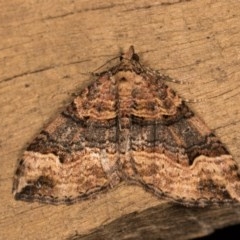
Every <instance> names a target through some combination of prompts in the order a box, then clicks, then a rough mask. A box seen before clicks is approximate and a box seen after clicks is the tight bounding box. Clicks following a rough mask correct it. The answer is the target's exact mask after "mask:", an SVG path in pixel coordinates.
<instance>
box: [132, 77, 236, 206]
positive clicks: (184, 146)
mask: <svg viewBox="0 0 240 240" xmlns="http://www.w3.org/2000/svg"><path fill="white" fill-rule="evenodd" d="M139 82H140V81H139ZM133 97H134V103H135V105H134V109H133V114H132V120H131V121H132V128H131V147H132V153H131V156H132V162H133V163H134V164H133V165H134V169H135V176H129V180H130V181H137V182H138V183H141V184H142V185H143V186H144V187H145V188H146V189H148V190H150V191H152V192H153V193H154V194H156V195H157V196H166V197H168V198H171V199H173V200H175V201H178V202H181V203H183V204H185V205H205V204H207V203H209V202H228V201H232V200H238V201H240V178H239V175H238V167H237V164H236V162H235V161H234V160H233V159H232V156H231V155H230V154H229V152H228V151H227V149H226V148H225V147H224V145H223V144H222V143H221V141H220V140H219V139H218V138H217V137H216V136H215V135H214V134H213V132H211V131H210V130H209V128H208V127H207V126H206V125H205V123H204V122H203V121H202V120H200V119H199V118H198V117H197V116H195V115H194V113H193V112H192V111H191V110H190V109H189V108H188V107H187V106H186V104H185V103H184V102H183V101H182V99H181V98H180V97H179V96H177V95H176V94H175V92H174V91H173V90H171V89H170V88H169V87H168V86H167V85H165V84H164V83H163V81H161V79H159V78H157V77H155V76H153V75H150V74H149V75H148V74H147V75H146V74H145V75H144V76H142V80H141V84H140V83H138V85H136V86H135V88H134V94H133Z"/></svg>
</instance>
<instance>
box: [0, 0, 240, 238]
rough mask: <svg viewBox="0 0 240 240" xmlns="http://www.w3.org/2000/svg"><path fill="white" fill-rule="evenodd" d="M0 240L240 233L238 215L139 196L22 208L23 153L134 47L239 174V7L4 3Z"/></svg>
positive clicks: (130, 190) (129, 0) (169, 1)
mask: <svg viewBox="0 0 240 240" xmlns="http://www.w3.org/2000/svg"><path fill="white" fill-rule="evenodd" d="M0 9H1V10H0V12H1V14H0V36H1V37H0V116H1V121H0V131H1V135H0V156H1V158H0V164H1V167H0V190H1V192H0V193H1V198H0V239H8V240H11V239H14V240H15V239H123V238H124V239H147V238H146V237H147V236H151V239H160V238H161V239H176V237H177V239H189V238H194V237H198V236H204V235H207V234H209V233H211V232H212V231H214V229H216V228H222V227H224V226H228V225H233V224H237V223H240V208H239V207H237V206H235V207H231V206H229V207H221V208H216V207H215V208H206V209H194V208H184V207H179V206H175V205H171V204H169V203H166V202H165V201H163V200H159V199H156V198H155V197H154V196H152V195H151V194H149V193H146V192H145V191H143V190H142V189H141V188H139V187H135V186H127V185H124V184H123V185H121V186H120V187H118V188H117V189H114V190H113V191H111V192H109V193H107V194H105V195H102V196H99V198H98V199H95V200H89V201H85V202H82V203H78V204H75V205H72V206H52V205H43V204H38V203H25V202H17V201H15V200H14V199H13V197H12V194H11V188H12V177H13V174H14V170H15V167H16V161H17V159H18V158H19V157H20V156H21V154H22V152H23V150H24V148H25V147H26V146H27V145H28V143H29V142H30V141H31V140H32V139H33V137H34V136H35V135H36V134H37V133H38V132H39V131H40V129H41V128H42V126H43V125H44V124H46V123H47V122H48V121H49V119H51V118H53V117H54V116H55V115H56V113H57V112H58V111H60V110H61V109H62V108H63V107H64V106H66V104H67V103H69V102H70V101H71V100H72V99H73V96H72V93H76V92H78V91H79V90H80V89H81V88H83V87H84V86H86V84H87V83H88V82H89V81H90V80H91V77H90V76H89V75H87V74H83V73H87V72H91V71H93V70H95V69H96V68H97V67H99V66H101V65H102V64H103V63H105V62H106V61H107V60H109V59H111V58H113V57H115V56H117V55H118V54H119V53H120V51H121V50H127V48H128V47H129V45H131V44H133V45H134V46H135V49H136V51H137V52H138V53H139V55H140V57H141V60H142V62H143V63H144V64H145V65H147V66H150V67H152V68H154V69H159V70H162V71H163V72H164V73H165V74H169V75H171V76H172V77H174V78H178V79H181V80H185V81H189V82H191V84H184V85H178V84H173V83H169V85H171V87H172V88H174V89H175V90H177V92H178V93H179V94H180V95H181V96H182V97H183V98H185V99H204V100H205V101H204V102H201V103H194V104H193V103H192V104H189V105H190V106H191V108H192V109H193V110H194V111H195V112H196V113H197V114H198V115H199V116H200V117H201V118H202V119H204V120H205V122H206V123H207V125H208V126H209V127H210V128H212V129H213V130H214V131H215V132H216V134H217V135H218V136H219V137H220V139H221V140H222V141H223V142H224V143H225V145H226V146H227V147H228V149H229V150H230V152H231V153H232V155H233V156H234V158H235V159H236V161H238V163H239V165H240V148H239V146H240V134H239V129H240V107H239V103H240V71H239V69H240V68H239V65H240V40H239V39H240V15H239V9H240V2H239V1H238V0H228V1H227V0H216V1H212V0H192V1H191V0H175V1H173V0H161V1H144V0H139V1H133V0H120V1H110V0H106V1H104V2H103V1H98V0H95V1H87V0H81V1H80V0H79V1H77V0H76V1H74V0H72V1H67V0H46V1H37V0H31V1H24V0H12V1H5V0H1V1H0Z"/></svg>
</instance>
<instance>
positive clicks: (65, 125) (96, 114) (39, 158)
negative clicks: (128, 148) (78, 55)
mask: <svg viewBox="0 0 240 240" xmlns="http://www.w3.org/2000/svg"><path fill="white" fill-rule="evenodd" d="M115 100H116V86H115V84H114V82H112V81H111V79H110V77H109V76H108V74H105V75H103V76H102V77H100V78H99V79H97V80H96V81H95V82H94V83H93V84H91V85H90V86H88V87H87V88H86V89H84V90H83V91H82V92H81V94H80V95H79V96H78V97H76V98H75V99H74V101H73V102H72V103H71V105H69V106H68V107H67V108H66V110H65V111H63V112H62V113H61V114H59V115H58V116H57V117H56V119H54V120H53V121H52V122H51V123H50V124H49V125H47V126H46V128H45V129H44V130H43V131H42V132H41V133H40V134H39V135H38V136H37V137H36V138H35V139H34V141H33V142H32V143H31V144H30V145H29V147H28V148H27V150H26V151H25V152H24V154H23V157H22V159H21V160H20V161H19V164H18V167H17V170H16V173H15V177H14V184H13V193H14V195H15V198H16V199H21V200H29V201H31V200H32V201H34V200H36V201H40V202H49V203H55V204H58V203H73V202H75V201H78V200H81V199H86V198H89V197H91V196H93V195H95V194H96V193H99V192H102V191H106V190H107V189H108V188H109V187H112V186H114V185H116V184H117V183H118V182H119V177H118V174H117V171H116V161H117V150H116V141H117V139H116V127H117V121H116V109H115V108H116V104H115Z"/></svg>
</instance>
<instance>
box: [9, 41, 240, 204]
mask: <svg viewBox="0 0 240 240" xmlns="http://www.w3.org/2000/svg"><path fill="white" fill-rule="evenodd" d="M165 79H166V76H164V75H162V74H161V73H159V72H156V71H153V70H150V69H149V68H148V67H145V66H144V65H143V64H141V63H140V60H139V56H138V55H137V54H136V53H135V52H134V47H133V46H130V48H129V49H128V51H127V52H126V53H124V54H122V55H121V57H120V61H119V63H118V64H117V65H116V66H113V67H111V68H110V69H108V70H107V71H105V72H102V73H100V74H99V77H98V78H97V79H96V80H95V81H94V82H93V83H92V84H90V85H89V86H87V87H86V88H85V89H83V90H82V91H81V92H80V94H79V95H78V96H77V97H76V98H75V99H74V100H73V102H72V103H71V104H70V105H69V106H67V107H66V109H65V110H64V111H63V112H61V113H60V114H59V115H58V116H57V117H56V118H55V119H54V120H53V121H52V122H50V123H49V124H48V125H47V126H46V127H45V128H44V129H43V130H42V131H41V132H40V134H39V135H38V136H37V137H36V138H35V139H34V140H33V141H32V143H31V144H30V145H29V146H28V147H27V149H26V150H25V152H24V153H23V156H22V158H21V159H20V160H19V162H18V166H17V170H16V172H15V176H14V183H13V194H14V197H15V199H16V200H25V201H39V202H45V203H51V204H72V203H75V202H78V201H81V200H85V199H89V198H93V197H95V196H96V195H99V194H101V193H103V192H107V191H108V190H109V189H112V188H114V187H116V186H117V185H118V184H119V183H120V182H122V181H125V182H126V183H128V184H137V185H139V186H142V187H143V188H144V189H145V190H147V191H150V192H151V193H152V194H154V195H155V196H156V197H159V198H167V199H169V200H171V201H174V202H177V203H180V204H183V205H186V206H206V205H209V204H212V203H214V204H219V203H230V202H235V201H239V200H240V177H239V173H238V166H237V164H236V162H235V161H234V160H233V158H232V156H231V155H230V153H229V152H228V150H227V149H226V147H225V146H224V145H223V143H222V142H221V141H220V140H219V139H218V138H217V137H216V136H215V135H214V133H213V132H212V131H211V130H210V129H209V128H208V127H207V126H206V124H205V123H204V122H203V121H202V120H201V119H200V118H199V117H197V116H196V115H195V114H194V113H193V112H192V111H191V110H190V109H189V107H188V106H187V105H186V103H185V102H184V101H183V99H182V98H181V97H179V96H178V95H177V94H176V93H175V92H174V91H173V90H172V89H171V88H169V87H168V86H167V85H166V83H165V82H166V81H165Z"/></svg>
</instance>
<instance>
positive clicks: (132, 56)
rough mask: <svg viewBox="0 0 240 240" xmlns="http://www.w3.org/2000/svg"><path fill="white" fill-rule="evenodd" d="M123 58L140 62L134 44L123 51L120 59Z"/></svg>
mask: <svg viewBox="0 0 240 240" xmlns="http://www.w3.org/2000/svg"><path fill="white" fill-rule="evenodd" d="M123 60H128V61H131V60H133V61H136V62H139V56H138V55H137V54H136V53H135V51H134V47H133V46H130V47H129V49H128V51H127V52H125V53H123V54H122V55H121V56H120V61H123Z"/></svg>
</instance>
